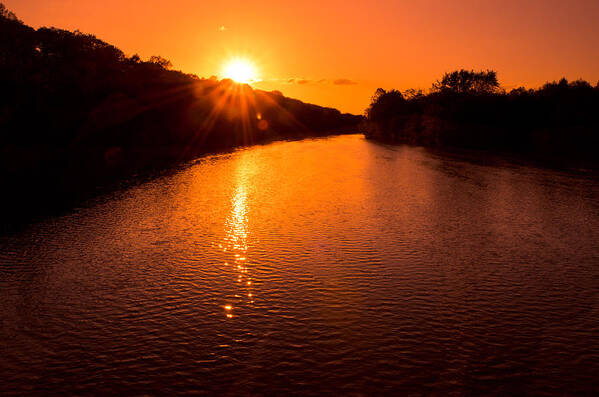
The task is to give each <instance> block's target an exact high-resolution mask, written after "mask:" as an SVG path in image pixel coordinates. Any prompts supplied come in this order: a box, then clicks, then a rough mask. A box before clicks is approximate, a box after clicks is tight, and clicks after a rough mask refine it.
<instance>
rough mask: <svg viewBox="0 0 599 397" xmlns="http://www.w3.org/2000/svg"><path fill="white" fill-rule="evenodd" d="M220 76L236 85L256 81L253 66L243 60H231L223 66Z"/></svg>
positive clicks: (256, 76)
mask: <svg viewBox="0 0 599 397" xmlns="http://www.w3.org/2000/svg"><path fill="white" fill-rule="evenodd" d="M222 75H223V77H224V78H226V79H231V80H233V81H235V82H236V83H242V84H249V83H251V82H254V81H257V80H258V75H257V73H256V68H255V66H254V64H253V63H252V62H251V61H249V60H247V59H245V58H233V59H230V60H229V61H227V62H226V63H225V65H224V66H223V71H222Z"/></svg>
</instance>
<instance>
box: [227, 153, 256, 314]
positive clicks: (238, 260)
mask: <svg viewBox="0 0 599 397" xmlns="http://www.w3.org/2000/svg"><path fill="white" fill-rule="evenodd" d="M239 165H240V166H239V168H238V170H237V178H236V187H235V190H234V193H233V195H232V197H231V212H230V214H229V217H228V218H227V221H226V223H225V237H224V239H223V242H222V243H221V244H219V248H220V249H221V250H222V251H223V252H229V253H231V254H232V257H233V262H232V264H231V265H232V269H233V270H234V271H235V273H236V274H235V279H236V281H237V284H238V288H240V289H242V291H240V292H243V293H242V294H236V295H235V296H234V297H233V298H235V299H237V301H238V303H239V304H241V303H242V302H243V299H244V298H243V297H247V301H246V303H248V304H252V303H254V291H253V284H254V283H253V281H252V278H251V274H250V261H249V260H248V255H247V253H248V236H249V230H248V191H249V189H250V187H251V186H252V185H251V183H252V181H251V176H252V174H253V173H254V171H255V170H254V168H255V164H253V162H252V161H251V160H250V159H249V158H248V157H247V156H244V155H242V156H241V157H240V159H239ZM227 250H228V251H227ZM231 254H230V255H231ZM225 265H227V266H228V265H229V262H228V261H227V262H225ZM227 307H228V308H227ZM232 311H233V307H232V306H231V305H227V306H225V315H226V317H227V318H232V317H233V314H232Z"/></svg>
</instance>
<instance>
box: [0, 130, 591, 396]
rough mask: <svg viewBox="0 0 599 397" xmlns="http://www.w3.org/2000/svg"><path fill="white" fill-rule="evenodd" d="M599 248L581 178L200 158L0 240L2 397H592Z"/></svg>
mask: <svg viewBox="0 0 599 397" xmlns="http://www.w3.org/2000/svg"><path fill="white" fill-rule="evenodd" d="M40 200H43V197H40ZM598 242H599V179H598V178H597V177H596V175H595V176H594V175H590V174H585V173H584V172H581V173H577V174H571V173H565V172H558V171H553V170H548V169H543V168H538V167H535V166H533V165H526V164H516V163H513V162H509V161H502V160H497V159H494V160H489V158H488V157H485V156H484V155H479V157H477V156H475V155H469V156H466V157H464V156H458V155H447V154H440V153H435V152H431V151H429V150H427V149H424V148H418V147H410V146H387V145H381V144H377V143H373V142H369V141H367V140H365V139H364V138H363V137H361V136H359V135H348V136H337V137H330V138H324V139H315V140H304V141H294V142H277V143H272V144H269V145H265V146H255V147H251V148H246V149H241V150H237V151H235V152H232V153H226V154H218V155H214V156H208V157H204V158H201V159H198V160H196V161H194V162H191V163H189V164H186V165H184V166H181V167H179V168H177V169H174V170H171V171H169V172H165V173H163V174H162V175H159V176H156V177H155V178H152V179H150V180H146V181H145V182H143V183H138V184H134V185H132V186H129V187H127V188H123V189H120V190H117V191H113V192H110V193H106V194H104V195H102V196H101V197H98V198H96V199H94V200H92V201H90V202H87V203H86V204H85V205H83V206H81V207H79V208H76V209H74V210H72V211H71V212H69V213H68V214H64V215H61V216H55V217H52V218H48V219H46V220H44V221H42V222H38V223H36V224H33V225H31V226H29V227H27V228H25V229H24V230H21V231H19V232H17V233H14V234H12V235H6V236H1V237H0V248H1V253H0V353H1V354H0V379H1V380H2V381H1V383H0V394H3V395H22V394H40V395H41V394H56V395H62V394H65V393H69V394H79V395H80V394H92V393H93V394H108V395H110V394H135V395H143V394H186V393H199V394H211V395H264V394H267V395H294V394H303V395H306V394H335V395H381V394H401V395H408V394H410V395H430V394H436V395H479V394H489V395H498V396H499V395H501V396H504V395H513V394H516V395H526V394H534V395H544V394H546V395H555V394H559V395H563V394H569V395H577V394H593V393H597V392H599V377H598V376H597V374H598V373H599V245H598Z"/></svg>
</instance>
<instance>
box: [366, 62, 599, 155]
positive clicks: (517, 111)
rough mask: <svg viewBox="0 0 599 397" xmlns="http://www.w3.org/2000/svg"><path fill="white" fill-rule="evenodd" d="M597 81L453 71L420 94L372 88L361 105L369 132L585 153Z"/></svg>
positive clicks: (598, 101) (400, 138)
mask: <svg viewBox="0 0 599 397" xmlns="http://www.w3.org/2000/svg"><path fill="white" fill-rule="evenodd" d="M598 110H599V87H592V86H591V84H589V83H588V82H586V81H582V80H577V81H573V82H568V81H567V80H566V79H562V80H560V81H559V82H552V83H547V84H545V85H544V86H543V87H541V88H540V89H537V90H531V89H529V90H527V89H525V88H522V87H520V88H517V89H514V90H511V91H510V92H505V91H503V90H502V89H501V88H500V86H499V83H498V81H497V74H496V73H495V72H494V71H489V70H487V71H483V72H474V71H465V70H460V71H455V72H451V73H446V74H445V75H444V76H443V78H441V79H440V80H438V81H437V82H435V83H434V84H433V87H432V89H431V90H430V92H429V93H428V94H423V93H422V92H418V91H415V90H408V91H406V92H405V95H403V96H402V95H401V94H399V93H398V92H397V91H395V90H393V91H389V92H387V91H385V90H382V89H378V90H377V91H376V93H375V95H374V97H373V98H372V103H371V104H370V107H369V108H368V109H367V110H366V115H367V118H368V123H367V132H366V135H367V136H368V137H372V138H379V139H385V140H392V141H396V142H407V143H413V144H421V145H433V146H441V147H461V148H478V149H489V150H500V151H509V152H512V153H513V152H517V153H523V154H527V155H533V156H535V157H544V158H570V159H580V160H584V161H593V160H596V159H597V158H599V157H598V156H597V147H598V145H599V118H598V117H597V114H598V113H597V112H598Z"/></svg>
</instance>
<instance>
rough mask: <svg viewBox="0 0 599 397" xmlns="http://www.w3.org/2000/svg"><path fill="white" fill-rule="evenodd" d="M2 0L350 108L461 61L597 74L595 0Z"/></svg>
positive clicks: (185, 66) (32, 21)
mask: <svg viewBox="0 0 599 397" xmlns="http://www.w3.org/2000/svg"><path fill="white" fill-rule="evenodd" d="M0 1H3V2H4V4H5V5H6V6H7V7H8V8H9V9H11V10H12V11H14V12H15V13H16V14H17V16H18V17H19V18H20V19H22V20H23V21H24V22H25V23H27V24H28V25H31V26H34V27H40V26H56V27H60V28H64V29H69V30H74V29H79V30H81V31H83V32H86V33H93V34H95V35H96V36H97V37H99V38H101V39H103V40H105V41H107V42H109V43H111V44H114V45H116V46H117V47H119V48H120V49H122V50H123V51H124V52H125V53H127V54H128V55H130V54H133V53H138V54H140V55H141V56H142V58H147V57H149V56H151V55H162V56H163V57H165V58H168V59H170V60H171V62H172V63H173V66H174V68H175V69H180V70H183V71H185V72H188V73H195V74H197V75H199V76H201V77H209V76H211V75H218V74H219V72H220V71H221V69H222V64H223V62H224V61H225V60H226V59H227V58H229V57H232V56H245V57H247V58H249V59H251V60H253V61H254V62H255V64H256V66H257V68H258V69H259V73H260V77H261V79H262V80H263V81H261V82H259V83H255V84H254V86H255V87H257V88H262V89H266V90H280V91H282V92H283V93H284V94H285V95H287V96H291V97H295V98H299V99H301V100H304V101H308V102H312V103H316V104H319V105H325V106H333V107H337V108H339V109H340V110H342V111H348V112H353V113H362V112H363V110H364V109H365V107H366V106H367V105H368V103H369V99H370V96H371V95H372V94H373V92H374V90H375V89H376V88H377V87H383V88H387V89H389V88H398V89H402V90H403V89H407V88H411V87H414V88H428V87H430V85H431V83H432V82H433V81H434V80H435V79H436V78H438V77H439V76H440V75H441V74H442V73H443V72H445V71H449V70H452V69H455V68H462V67H463V68H468V69H470V68H474V69H480V68H491V69H495V70H497V71H498V73H499V79H500V82H501V83H502V85H503V86H504V87H507V88H512V87H514V86H520V85H525V86H528V87H536V86H539V85H541V84H543V83H544V82H545V81H547V80H555V79H558V78H560V77H562V76H565V77H567V78H568V79H577V78H583V79H586V80H589V81H590V82H591V83H592V84H595V83H596V82H597V80H599V0H518V1H516V0H502V1H491V0H451V1H450V0H395V1H376V0H370V1H351V0H345V1H339V0H302V1H297V0H296V1H283V0H280V1H260V0H257V1H248V0H218V1H202V0H168V1H164V0H161V1H158V0H102V1H98V0H0ZM221 26H224V27H225V29H224V30H223V29H220V27H221ZM289 79H295V80H294V81H293V82H291V83H290V82H289ZM300 80H301V82H302V84H298V81H300ZM336 80H339V81H337V82H338V83H339V82H344V83H345V84H335V83H334V82H335V81H336Z"/></svg>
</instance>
